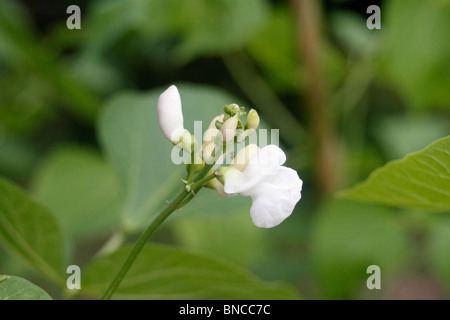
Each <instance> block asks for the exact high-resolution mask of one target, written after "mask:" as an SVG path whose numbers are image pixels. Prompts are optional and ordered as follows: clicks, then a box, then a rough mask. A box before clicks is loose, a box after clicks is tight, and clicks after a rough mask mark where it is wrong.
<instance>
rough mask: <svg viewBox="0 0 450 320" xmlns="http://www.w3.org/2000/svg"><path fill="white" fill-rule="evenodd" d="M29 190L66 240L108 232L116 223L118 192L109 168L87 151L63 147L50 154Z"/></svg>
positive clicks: (93, 152)
mask: <svg viewBox="0 0 450 320" xmlns="http://www.w3.org/2000/svg"><path fill="white" fill-rule="evenodd" d="M32 182H33V183H32V186H33V187H32V189H33V191H34V193H35V194H36V195H37V197H38V198H39V199H40V200H41V201H42V202H44V203H45V204H46V205H47V206H48V207H49V208H50V209H51V210H52V211H53V212H54V213H55V215H56V216H57V218H58V219H59V221H60V222H61V226H62V229H63V231H64V233H65V234H66V235H68V236H70V237H79V236H83V235H84V236H86V235H92V234H94V233H96V232H101V231H110V230H108V229H110V228H111V226H114V225H117V224H118V222H119V217H118V214H119V208H120V190H119V183H118V180H117V177H116V175H115V172H114V170H113V168H112V167H111V166H110V165H108V164H107V163H106V161H105V160H103V159H102V158H101V156H100V155H99V154H98V153H97V152H95V151H93V150H90V149H86V148H81V147H75V146H72V147H64V148H60V149H57V150H56V151H54V152H53V153H51V154H50V155H49V156H48V157H47V158H46V159H45V161H44V162H43V163H42V165H41V166H40V167H39V168H38V171H37V173H36V175H35V177H34V179H33V181H32Z"/></svg>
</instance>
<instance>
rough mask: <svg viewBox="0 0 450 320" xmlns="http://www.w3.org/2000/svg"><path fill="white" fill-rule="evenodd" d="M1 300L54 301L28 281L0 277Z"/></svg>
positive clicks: (4, 276) (12, 277)
mask: <svg viewBox="0 0 450 320" xmlns="http://www.w3.org/2000/svg"><path fill="white" fill-rule="evenodd" d="M0 300H52V298H51V297H50V296H49V295H48V293H47V292H45V291H44V290H42V289H41V288H39V287H38V286H36V285H34V284H32V283H31V282H30V281H28V280H25V279H22V278H19V277H14V276H7V275H0Z"/></svg>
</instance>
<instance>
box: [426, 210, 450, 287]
mask: <svg viewBox="0 0 450 320" xmlns="http://www.w3.org/2000/svg"><path fill="white" fill-rule="evenodd" d="M449 243H450V215H449V214H442V215H436V216H433V220H432V223H431V228H430V230H429V236H428V241H427V245H428V248H427V249H428V250H427V253H428V255H429V256H428V258H429V260H428V261H429V264H430V267H431V269H432V271H433V274H434V275H436V276H437V277H438V278H439V279H440V280H441V283H442V285H443V287H444V288H446V289H447V291H448V292H450V253H449V250H448V244H449Z"/></svg>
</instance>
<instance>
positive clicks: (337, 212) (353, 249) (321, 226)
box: [311, 201, 406, 299]
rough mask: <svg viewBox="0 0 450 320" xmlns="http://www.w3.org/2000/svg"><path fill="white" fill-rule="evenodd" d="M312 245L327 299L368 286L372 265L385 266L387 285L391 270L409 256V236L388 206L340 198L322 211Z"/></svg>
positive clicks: (353, 292)
mask: <svg viewBox="0 0 450 320" xmlns="http://www.w3.org/2000/svg"><path fill="white" fill-rule="evenodd" d="M311 246H312V251H311V253H312V259H313V263H314V268H315V273H316V274H317V279H318V281H319V285H320V288H321V290H322V294H323V298H325V299H346V298H353V294H355V292H356V291H358V290H359V289H361V288H365V287H366V280H367V277H368V276H369V275H368V274H367V273H366V270H367V267H368V266H370V265H377V266H379V267H380V268H381V272H382V277H381V281H382V288H383V281H384V279H387V278H388V274H389V272H390V271H392V270H393V269H394V268H398V267H399V264H400V263H402V259H404V258H405V252H406V250H405V249H406V239H405V235H404V233H403V230H402V228H401V225H400V223H398V221H396V218H395V216H394V215H393V214H392V212H391V211H390V210H388V209H387V208H385V207H381V206H374V205H370V204H364V203H360V202H351V201H336V202H332V203H329V204H327V205H325V206H324V207H323V208H322V209H321V210H320V212H319V213H318V215H317V218H316V220H315V223H314V227H313V230H312V238H311Z"/></svg>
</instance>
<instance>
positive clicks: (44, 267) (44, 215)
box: [0, 177, 64, 285]
mask: <svg viewBox="0 0 450 320" xmlns="http://www.w3.org/2000/svg"><path fill="white" fill-rule="evenodd" d="M0 244H1V245H2V246H4V247H5V248H6V249H8V250H9V251H10V252H11V253H13V254H15V255H17V256H18V257H20V258H21V259H22V260H23V261H25V262H27V263H28V264H29V265H30V266H31V267H33V268H35V269H36V270H38V271H39V272H41V273H42V274H43V275H45V276H46V277H47V278H49V279H50V280H52V281H54V282H56V283H58V284H61V285H63V284H64V280H63V278H62V271H63V238H62V235H61V230H60V227H59V224H58V221H57V220H56V218H55V217H54V216H53V214H52V213H51V212H50V211H49V210H48V209H47V208H46V207H44V206H43V205H42V204H40V203H39V202H37V201H35V200H34V199H32V198H31V197H30V196H29V195H28V194H27V193H25V192H24V191H23V190H21V189H20V188H18V187H16V186H14V185H13V184H11V183H10V182H8V181H7V180H5V179H4V178H1V177H0Z"/></svg>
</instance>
